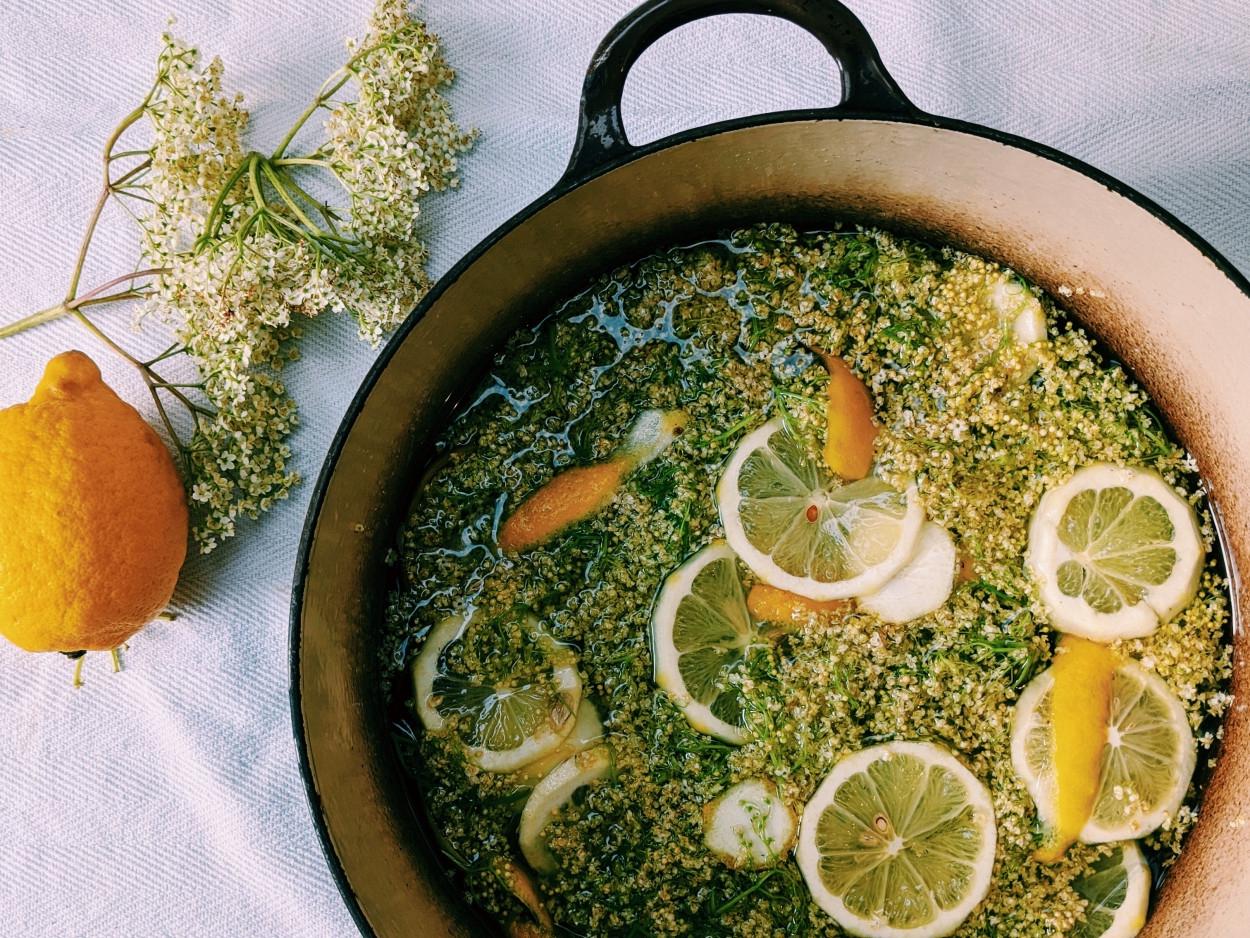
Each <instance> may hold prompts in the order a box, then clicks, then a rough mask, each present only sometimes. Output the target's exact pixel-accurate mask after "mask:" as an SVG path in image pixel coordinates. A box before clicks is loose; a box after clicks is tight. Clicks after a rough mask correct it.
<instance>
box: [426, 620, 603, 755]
mask: <svg viewBox="0 0 1250 938" xmlns="http://www.w3.org/2000/svg"><path fill="white" fill-rule="evenodd" d="M412 677H413V685H414V690H415V700H414V703H415V706H416V710H417V713H418V715H419V716H420V717H421V722H422V723H423V724H424V725H425V728H426V729H427V730H429V731H430V732H435V733H437V732H443V731H445V730H447V729H450V730H451V731H453V732H455V733H456V734H457V735H458V736H459V737H460V739H461V741H462V742H463V743H464V746H465V752H466V755H467V756H468V758H469V760H470V761H471V762H473V763H474V764H476V765H478V766H480V767H481V768H483V769H485V770H486V771H488V772H513V771H516V770H517V769H519V768H521V767H522V766H524V765H526V764H527V763H530V762H533V761H534V760H536V759H540V758H542V757H543V756H545V755H547V754H548V753H550V752H552V751H554V750H555V749H556V748H558V747H559V746H560V744H561V742H563V741H564V738H565V737H566V736H568V735H569V733H570V731H571V730H572V729H573V726H574V723H575V722H576V714H577V708H578V705H579V704H580V703H581V699H582V680H581V676H580V675H579V674H578V671H577V662H576V659H575V657H574V655H573V651H572V650H571V649H570V648H568V647H567V646H565V645H562V644H560V643H559V642H557V641H556V640H555V639H554V638H552V637H551V635H549V634H548V633H547V632H545V631H544V630H543V629H542V627H541V626H540V625H539V623H538V620H537V619H535V618H534V617H533V616H531V615H527V614H518V615H509V616H502V617H499V618H496V619H488V618H487V617H485V616H482V615H480V614H474V615H472V616H464V615H454V616H449V617H448V618H446V619H444V620H443V621H442V622H440V623H439V624H438V625H437V626H436V627H435V628H434V629H433V631H431V632H430V634H429V635H428V636H427V637H426V639H425V643H424V644H423V645H422V646H421V653H420V654H419V655H418V656H417V660H416V662H415V663H414V664H413V669H412Z"/></svg>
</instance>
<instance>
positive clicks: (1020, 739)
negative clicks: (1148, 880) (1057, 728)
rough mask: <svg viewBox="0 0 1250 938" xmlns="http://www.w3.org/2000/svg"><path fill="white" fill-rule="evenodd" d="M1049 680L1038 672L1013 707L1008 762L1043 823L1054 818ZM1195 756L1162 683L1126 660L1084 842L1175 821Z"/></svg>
mask: <svg viewBox="0 0 1250 938" xmlns="http://www.w3.org/2000/svg"><path fill="white" fill-rule="evenodd" d="M1053 688H1054V677H1053V675H1052V674H1051V672H1050V670H1046V671H1043V672H1042V673H1041V674H1039V675H1038V676H1037V677H1035V678H1034V679H1033V681H1032V683H1030V684H1029V686H1028V687H1026V688H1025V689H1024V693H1022V694H1021V695H1020V699H1019V700H1018V701H1017V702H1016V711H1015V716H1014V719H1013V724H1012V732H1011V761H1012V765H1013V766H1014V768H1015V770H1016V774H1017V775H1019V776H1020V778H1021V779H1022V780H1023V781H1024V784H1025V787H1027V788H1028V790H1029V794H1030V795H1032V796H1033V801H1034V803H1035V804H1036V805H1037V814H1038V817H1039V818H1040V819H1041V821H1042V823H1043V824H1044V825H1046V826H1048V827H1050V826H1053V825H1054V823H1055V818H1056V814H1057V787H1056V784H1055V768H1054V762H1055V754H1054V724H1053V719H1052V707H1051V692H1052V690H1053ZM1196 759H1197V752H1196V749H1195V746H1194V736H1193V733H1192V732H1191V730H1190V728H1189V721H1188V720H1187V719H1186V716H1185V708H1184V707H1183V706H1182V705H1181V702H1180V701H1179V700H1177V698H1176V695H1175V694H1173V693H1172V692H1171V691H1170V690H1168V687H1167V685H1166V684H1164V683H1163V681H1162V680H1160V678H1159V677H1158V676H1157V675H1155V674H1153V673H1151V672H1149V671H1147V670H1145V669H1144V668H1142V667H1141V666H1139V665H1137V664H1135V663H1134V662H1131V661H1125V662H1124V663H1122V664H1121V665H1120V666H1119V667H1117V668H1116V672H1115V676H1114V677H1113V678H1112V682H1111V723H1110V726H1109V727H1108V729H1107V743H1106V746H1105V747H1104V749H1103V755H1102V762H1101V766H1100V768H1099V780H1098V794H1097V796H1096V798H1095V799H1094V807H1093V810H1092V812H1091V814H1090V818H1089V820H1088V821H1087V822H1086V824H1085V827H1084V828H1082V830H1081V836H1080V839H1081V840H1082V841H1083V842H1085V843H1090V844H1098V843H1112V842H1114V841H1118V840H1133V839H1135V838H1138V837H1145V836H1146V835H1147V834H1149V833H1150V832H1151V831H1153V830H1155V829H1156V828H1158V827H1159V825H1161V824H1162V823H1163V822H1164V821H1165V820H1166V819H1167V818H1169V817H1175V815H1176V812H1177V809H1179V808H1180V806H1181V802H1182V801H1183V800H1184V798H1185V792H1186V790H1187V789H1188V788H1189V779H1190V776H1192V775H1193V771H1194V763H1195V761H1196Z"/></svg>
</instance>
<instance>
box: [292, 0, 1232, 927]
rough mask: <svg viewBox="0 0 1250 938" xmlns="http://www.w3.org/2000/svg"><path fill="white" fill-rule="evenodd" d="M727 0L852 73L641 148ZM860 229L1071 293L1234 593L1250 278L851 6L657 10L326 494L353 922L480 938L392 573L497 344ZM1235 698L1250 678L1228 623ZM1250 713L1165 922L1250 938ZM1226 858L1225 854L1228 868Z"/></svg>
mask: <svg viewBox="0 0 1250 938" xmlns="http://www.w3.org/2000/svg"><path fill="white" fill-rule="evenodd" d="M719 13H760V14H770V15H774V16H780V17H783V18H785V19H788V20H791V21H793V22H795V23H797V24H799V25H800V26H802V27H804V28H805V29H807V30H808V31H810V32H811V33H812V34H813V35H814V36H816V38H817V39H819V40H820V41H821V43H822V44H823V45H824V47H825V48H826V49H827V50H828V52H829V54H830V56H831V57H832V59H833V61H834V63H835V64H836V66H837V68H838V70H839V72H840V73H841V76H842V80H843V92H842V101H841V102H840V103H839V104H838V105H836V106H835V107H831V108H827V109H817V110H807V111H792V112H786V113H777V114H766V115H762V116H759V117H751V118H747V119H743V120H734V121H727V122H724V123H720V124H715V125H712V126H709V127H702V128H699V129H696V130H692V131H687V132H685V133H681V134H677V135H675V136H672V137H669V138H667V139H664V140H660V141H657V142H655V143H652V144H649V145H647V146H641V147H634V146H631V145H630V143H629V142H628V139H627V138H626V135H625V132H624V129H623V127H622V125H621V107H620V105H621V92H622V89H623V87H624V83H625V76H626V73H627V72H628V71H629V68H630V66H631V65H632V64H633V63H634V61H635V60H636V59H637V58H638V56H639V55H640V54H641V53H642V51H643V50H644V49H646V48H647V46H649V45H650V44H651V43H652V42H654V41H655V40H656V39H658V38H659V37H661V36H662V35H664V34H665V33H667V32H669V31H671V30H673V29H675V28H677V27H678V26H681V25H683V24H685V23H688V22H690V21H691V20H694V19H698V18H701V17H705V16H710V15H713V14H719ZM834 219H852V220H856V221H863V222H866V223H870V224H874V225H880V226H883V227H887V228H891V229H895V230H899V231H902V232H905V233H910V234H913V235H918V236H920V237H923V238H926V239H928V240H931V241H936V242H944V243H949V244H953V245H955V246H957V247H960V248H963V249H965V250H969V251H972V252H975V253H979V254H983V255H986V256H988V257H991V258H994V259H996V260H998V261H1001V262H1003V263H1005V264H1007V265H1009V266H1010V267H1012V268H1014V269H1016V270H1018V271H1020V272H1021V273H1022V274H1024V275H1025V276H1027V277H1028V278H1030V279H1031V280H1033V281H1034V282H1035V283H1038V284H1039V285H1041V286H1042V287H1044V288H1045V289H1047V290H1048V291H1049V292H1050V293H1051V294H1052V295H1053V296H1056V297H1058V298H1060V299H1061V300H1062V301H1063V302H1064V304H1065V305H1066V306H1067V307H1068V308H1069V309H1070V311H1071V312H1072V313H1073V314H1074V315H1075V316H1076V317H1077V318H1078V319H1080V320H1081V321H1082V322H1083V323H1084V324H1085V325H1086V326H1087V327H1088V328H1090V329H1091V330H1092V331H1093V332H1094V333H1095V334H1097V335H1098V336H1100V337H1101V338H1102V339H1103V340H1104V341H1105V342H1106V343H1108V344H1109V345H1110V347H1111V349H1112V351H1113V352H1114V353H1115V354H1116V355H1117V356H1118V357H1119V358H1121V359H1122V360H1123V361H1124V362H1125V363H1126V364H1127V365H1128V366H1129V367H1130V368H1131V369H1132V370H1133V371H1134V372H1135V373H1136V374H1137V375H1138V376H1139V377H1140V378H1141V379H1142V381H1143V382H1144V383H1145V385H1146V386H1147V388H1148V390H1149V391H1150V393H1151V394H1152V395H1153V397H1154V399H1155V401H1156V402H1157V403H1158V404H1159V405H1160V407H1161V408H1162V409H1163V411H1164V412H1165V414H1166V416H1167V417H1168V418H1169V420H1170V421H1171V423H1172V426H1173V427H1174V428H1175V430H1176V432H1177V433H1178V435H1179V436H1180V439H1181V441H1182V442H1183V443H1184V444H1185V445H1186V446H1187V447H1188V448H1189V449H1190V451H1191V452H1193V453H1194V455H1195V456H1196V457H1197V459H1198V461H1199V465H1200V468H1201V470H1202V473H1203V475H1204V476H1205V478H1206V480H1207V481H1208V483H1209V486H1210V495H1211V499H1212V502H1213V504H1214V505H1215V507H1216V508H1217V510H1218V511H1219V513H1220V515H1221V517H1222V520H1223V528H1224V534H1225V540H1226V543H1225V548H1226V550H1227V554H1228V560H1229V569H1230V573H1231V574H1232V576H1233V579H1234V592H1235V597H1236V599H1237V605H1238V612H1239V615H1241V616H1242V617H1244V614H1245V612H1246V608H1245V606H1246V599H1245V596H1244V595H1243V593H1242V591H1241V590H1239V589H1237V588H1236V584H1237V582H1239V581H1240V580H1241V578H1243V577H1244V575H1245V574H1246V573H1247V566H1246V565H1247V563H1248V562H1250V561H1248V560H1247V558H1250V495H1248V494H1247V493H1246V487H1245V486H1244V485H1242V484H1241V482H1242V480H1244V479H1250V420H1248V419H1247V416H1246V412H1245V402H1246V401H1247V400H1250V369H1248V368H1246V367H1244V365H1243V361H1244V356H1245V353H1246V350H1247V349H1250V287H1248V286H1247V283H1246V282H1245V280H1244V279H1243V278H1242V277H1241V276H1239V275H1238V274H1237V273H1236V272H1235V271H1234V270H1233V268H1232V267H1231V266H1230V265H1229V264H1228V263H1227V262H1226V261H1225V260H1223V259H1222V258H1221V257H1220V256H1219V255H1218V254H1217V253H1216V252H1215V251H1214V250H1212V249H1211V248H1210V247H1209V246H1208V245H1207V244H1205V243H1204V242H1203V241H1202V240H1201V239H1200V238H1198V237H1197V236H1196V235H1195V234H1194V233H1193V232H1192V231H1190V230H1189V229H1188V228H1186V227H1185V226H1184V225H1182V224H1181V223H1180V222H1179V221H1177V220H1176V219H1175V218H1173V217H1172V216H1171V215H1169V214H1168V213H1167V212H1165V211H1164V210H1163V209H1161V208H1159V207H1158V206H1157V205H1155V204H1153V203H1152V202H1150V201H1149V200H1147V199H1146V198H1144V197H1143V196H1141V195H1139V194H1138V193H1136V192H1134V191H1133V190H1131V189H1129V188H1128V187H1127V186H1124V185H1123V184H1121V183H1119V182H1116V181H1115V180H1114V179H1111V178H1109V177H1107V176H1105V175H1104V174H1102V173H1100V172H1098V171H1096V170H1094V169H1092V168H1091V167H1089V166H1086V165H1084V164H1082V163H1080V162H1078V161H1077V160H1074V159H1072V158H1070V157H1068V156H1065V155H1064V154H1062V153H1059V152H1056V151H1054V150H1051V149H1049V148H1047V147H1043V146H1039V145H1038V144H1035V143H1030V142H1028V141H1026V140H1022V139H1020V138H1018V137H1013V136H1009V135H1007V134H1002V133H998V132H996V131H992V130H989V129H986V128H984V127H978V126H975V125H972V124H966V123H963V122H960V121H953V120H947V119H945V118H940V117H935V116H933V115H930V114H925V113H923V112H921V111H920V110H918V109H917V108H916V107H914V106H913V105H912V104H911V103H910V102H909V101H908V100H907V98H906V97H905V96H904V94H903V93H902V91H901V90H900V89H899V88H898V86H897V85H896V84H895V83H894V81H893V80H892V79H891V78H890V77H889V75H888V74H886V72H885V69H884V68H883V66H882V64H881V60H880V58H879V57H878V55H877V52H876V49H875V48H874V47H873V44H872V41H871V40H870V39H869V37H868V35H867V33H866V32H865V31H864V29H863V27H862V26H861V25H860V23H859V21H858V20H856V19H855V17H854V16H853V15H852V14H851V13H850V12H849V11H848V10H847V9H846V8H845V7H843V6H842V5H841V4H839V3H837V2H834V0H823V2H821V0H651V2H648V3H646V4H644V5H643V6H642V7H640V8H638V9H637V10H636V11H634V12H633V13H631V14H630V15H629V16H628V17H626V18H625V19H624V20H623V21H622V22H621V23H620V24H619V25H618V26H617V27H616V28H615V29H614V30H613V31H612V33H611V34H610V35H609V36H608V37H607V39H605V40H604V42H603V44H602V45H601V46H600V48H599V50H598V51H597V52H596V53H595V56H594V59H593V61H592V62H591V65H590V69H589V72H588V74H587V77H586V83H585V87H584V90H583V95H582V104H581V119H580V125H579V129H578V134H577V142H576V146H575V148H574V152H573V158H572V160H571V162H570V164H569V168H568V171H567V172H566V173H565V175H564V177H563V178H562V179H561V180H560V182H559V183H558V184H557V185H556V186H555V188H554V189H553V190H552V191H551V192H549V193H547V194H546V195H545V196H543V197H542V198H540V199H539V200H537V201H536V202H535V203H534V204H532V205H531V206H529V207H528V208H526V209H525V210H524V211H522V212H521V213H520V214H518V215H517V216H516V217H514V218H512V219H511V220H509V221H508V222H507V223H506V224H504V225H503V226H502V227H500V228H499V230H497V231H496V232H494V233H493V234H492V235H491V236H490V237H488V238H487V239H486V240H485V241H483V242H482V243H481V244H480V245H478V246H477V247H476V248H475V249H474V250H473V251H472V252H470V254H469V255H468V256H467V257H465V258H464V259H463V260H462V261H461V262H460V263H459V264H457V265H456V266H455V267H454V268H453V269H452V270H451V271H450V272H449V273H448V274H447V275H446V276H445V277H443V279H442V280H441V281H439V283H438V284H437V285H436V286H435V287H434V289H433V290H431V291H430V293H429V295H428V296H427V297H426V298H425V300H424V301H423V302H422V303H421V304H420V306H418V307H417V309H416V310H415V311H414V312H413V314H412V315H411V317H409V319H408V321H407V322H406V323H405V324H404V326H403V327H402V328H401V329H400V330H399V332H398V333H397V334H396V336H395V337H394V338H393V339H392V340H391V342H390V343H389V344H388V345H387V347H386V349H385V351H384V352H383V354H382V355H381V356H380V358H379V359H378V361H377V364H376V365H375V366H374V367H373V369H372V370H371V371H370V373H369V375H368V377H367V378H366V380H365V382H364V385H363V387H362V388H361V389H360V391H359V393H358V394H357V395H356V398H355V400H354V401H353V402H352V405H351V408H350V409H349V411H348V413H347V416H346V418H345V419H344V421H343V425H342V427H341V428H340V430H339V432H338V435H337V436H336V438H335V440H334V443H333V446H332V447H331V450H330V454H329V456H328V458H327V459H326V463H325V467H324V469H323V471H322V473H321V477H320V479H319V480H318V482H317V487H316V490H315V492H314V494H313V499H312V506H311V509H310V511H309V515H308V522H307V526H306V528H305V531H304V537H303V541H302V544H301V546H300V552H299V560H298V565H297V568H296V574H295V586H294V598H293V601H292V618H291V679H292V691H291V697H292V708H293V715H294V722H295V732H296V737H297V740H298V744H299V750H300V757H301V760H302V766H303V772H304V776H305V779H306V780H307V788H308V796H309V799H310V801H311V803H312V809H313V814H314V817H315V819H316V823H317V826H318V829H319V832H320V835H321V838H322V841H323V843H324V845H325V850H326V855H327V858H328V859H329V862H330V865H331V867H332V868H333V870H334V872H335V875H336V877H337V879H338V882H339V885H340V887H341V889H342V892H343V896H344V898H345V900H346V902H347V903H348V905H349V907H350V908H351V910H352V913H353V914H354V916H355V918H356V920H357V922H358V923H359V925H360V927H361V930H362V931H364V932H365V933H366V934H375V935H378V936H384V938H390V936H400V935H411V934H420V935H421V936H422V938H433V936H436V935H444V934H447V935H452V934H482V933H483V931H484V930H485V929H487V928H488V926H486V925H484V924H483V923H481V922H480V921H479V920H478V919H476V918H475V917H474V916H473V914H472V913H471V911H470V910H469V909H468V908H467V906H466V905H465V904H464V903H463V901H462V899H461V898H460V897H458V896H457V895H455V894H454V893H455V888H454V885H453V881H452V880H450V879H448V878H447V877H446V876H445V875H444V874H443V872H442V867H441V864H440V862H439V858H438V854H437V851H436V849H435V848H434V847H433V846H432V845H431V842H430V840H429V838H428V837H427V836H426V834H427V832H426V831H424V830H423V827H422V821H421V819H420V818H419V816H418V812H416V811H414V810H413V808H412V806H411V805H410V803H409V797H408V786H407V783H406V781H405V777H404V775H403V773H402V770H401V769H400V767H399V764H398V760H397V756H396V752H395V749H394V747H393V745H392V742H391V737H390V734H389V729H388V720H387V714H386V705H387V702H386V701H384V700H383V699H382V696H381V693H380V691H379V689H378V687H377V666H376V661H377V653H378V642H379V638H380V628H379V623H380V620H381V616H382V613H383V609H384V605H385V598H386V589H387V576H388V571H387V566H386V562H385V559H384V558H385V554H386V552H387V549H388V548H389V547H390V546H391V545H392V544H393V543H394V538H395V534H396V531H397V529H398V526H399V523H400V521H401V520H402V514H403V512H404V510H405V506H406V504H407V497H408V496H409V494H410V493H411V491H412V487H413V483H414V480H415V479H416V478H417V477H418V476H419V475H420V471H421V469H422V467H423V465H424V463H425V462H426V461H427V460H428V459H429V457H430V455H431V446H432V441H433V439H434V438H435V436H436V435H437V433H438V431H439V430H440V428H442V427H443V426H445V425H446V424H447V422H448V421H449V420H450V419H451V417H452V415H453V413H454V412H455V408H456V406H457V404H458V403H459V402H460V401H461V399H462V397H463V396H464V395H466V394H467V393H469V392H470V391H471V390H472V389H473V388H474V387H475V385H476V383H477V379H478V378H479V377H480V376H481V374H482V373H483V369H484V368H485V366H486V364H487V363H488V362H489V360H490V357H491V355H492V354H493V352H494V351H495V350H496V349H497V348H498V347H499V345H500V343H501V342H502V341H503V340H504V339H505V338H506V337H507V336H508V335H509V334H510V333H512V332H513V331H514V330H516V329H517V328H519V327H521V326H524V325H526V324H528V323H531V322H532V321H534V319H535V318H536V317H538V316H540V315H542V314H543V313H545V312H546V311H548V310H550V309H551V308H552V307H553V306H554V305H555V304H556V303H557V302H559V301H560V300H562V299H565V298H567V297H568V296H570V295H572V294H573V293H574V292H576V291H578V290H579V289H581V288H582V287H584V286H585V285H586V284H587V283H588V282H589V280H590V279H591V278H592V277H593V276H594V275H595V274H598V273H601V272H603V271H605V270H608V269H610V268H612V267H614V266H616V265H618V264H620V263H622V262H625V261H629V260H632V259H635V258H638V257H641V256H643V255H645V254H646V253H648V252H650V251H651V250H652V249H655V248H659V247H665V246H669V245H672V244H675V243H679V242H682V241H687V240H690V239H693V238H698V237H705V236H708V235H711V234H713V233H716V232H718V231H722V230H724V229H725V228H727V227H729V226H734V225H743V224H751V223H755V222H759V221H766V220H784V221H789V222H793V223H795V224H796V225H799V226H805V227H822V226H827V225H829V223H830V222H831V221H832V220H834ZM1235 642H1236V663H1235V677H1234V691H1235V693H1236V694H1237V696H1238V697H1241V696H1242V695H1243V694H1244V693H1245V692H1246V690H1247V680H1246V665H1245V653H1246V646H1247V639H1246V636H1245V634H1244V633H1243V632H1242V630H1240V629H1238V630H1237V633H1236V640H1235ZM1247 816H1250V729H1248V728H1247V724H1246V719H1245V716H1244V708H1237V707H1235V708H1234V710H1233V713H1232V715H1231V716H1230V718H1229V721H1228V724H1227V726H1226V738H1225V742H1224V748H1223V755H1222V758H1221V761H1220V764H1219V767H1218V768H1217V770H1216V772H1215V773H1214V776H1213V777H1212V779H1211V781H1210V785H1209V787H1208V789H1207V792H1206V796H1205V800H1204V804H1203V812H1202V820H1201V821H1200V823H1199V824H1198V826H1197V828H1196V829H1195V831H1194V832H1193V834H1192V835H1191V837H1190V840H1189V842H1188V845H1187V847H1186V850H1185V852H1184V854H1183V856H1182V859H1181V860H1180V862H1179V863H1178V865H1177V866H1176V868H1175V869H1174V871H1173V872H1172V875H1171V876H1170V877H1169V880H1168V883H1167V885H1166V888H1165V889H1164V892H1163V894H1162V896H1161V897H1160V900H1159V902H1158V904H1157V908H1156V910H1155V912H1154V913H1153V915H1152V917H1151V921H1150V924H1149V925H1148V926H1147V929H1148V933H1149V935H1150V936H1152V938H1162V936H1174V938H1180V936H1186V938H1192V936H1231V935H1243V934H1250V931H1248V928H1250V926H1247V924H1246V923H1247V922H1250V872H1247V871H1246V867H1245V865H1244V863H1242V862H1241V861H1242V859H1243V858H1244V857H1246V856H1247V855H1250V825H1247V824H1246V818H1247ZM1234 858H1235V861H1234V862H1229V860H1233V859H1234Z"/></svg>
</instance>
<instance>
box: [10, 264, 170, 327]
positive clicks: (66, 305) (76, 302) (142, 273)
mask: <svg viewBox="0 0 1250 938" xmlns="http://www.w3.org/2000/svg"><path fill="white" fill-rule="evenodd" d="M166 273H169V268H168V267H149V268H148V269H147V270H137V271H135V272H134V273H130V274H123V275H122V276H120V277H114V278H113V279H112V280H109V281H107V282H105V283H102V284H100V285H99V286H98V287H94V288H92V289H90V290H88V291H87V292H86V293H84V294H83V295H82V296H80V297H77V298H76V299H68V300H64V301H62V302H60V303H57V304H56V305H55V306H49V307H48V308H47V309H41V310H39V311H38V312H34V313H31V314H30V315H29V316H25V317H23V318H21V319H19V320H17V321H16V322H11V323H9V324H8V325H7V326H3V327H0V339H7V338H9V337H10V336H15V335H17V334H19V333H21V332H25V331H26V330H27V329H33V328H35V327H36V326H42V325H43V324H44V323H48V322H52V321H53V320H55V319H60V318H61V317H62V316H68V315H69V314H70V313H72V312H73V311H74V310H76V309H86V308H87V307H89V306H102V305H103V304H105V303H116V302H119V301H121V300H133V299H137V298H139V297H141V296H145V295H146V293H145V292H144V291H143V290H141V289H134V288H130V289H126V290H122V291H120V292H118V293H109V294H106V295H104V296H101V295H100V294H102V293H104V291H105V290H109V289H111V288H113V287H115V286H117V285H118V284H120V283H127V282H132V281H135V280H139V279H141V278H143V277H156V276H160V275H161V274H166Z"/></svg>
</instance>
